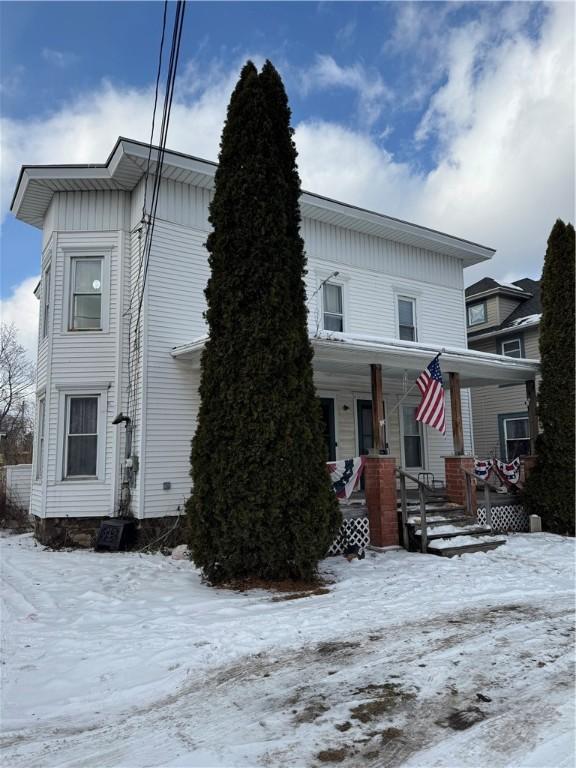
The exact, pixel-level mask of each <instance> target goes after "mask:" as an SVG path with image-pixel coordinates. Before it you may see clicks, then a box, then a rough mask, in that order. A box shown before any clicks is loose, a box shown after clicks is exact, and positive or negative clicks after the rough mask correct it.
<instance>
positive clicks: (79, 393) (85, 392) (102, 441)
mask: <svg viewBox="0 0 576 768" xmlns="http://www.w3.org/2000/svg"><path fill="white" fill-rule="evenodd" d="M109 388H110V385H109V384H106V385H105V386H103V385H96V386H93V385H89V384H87V385H78V386H72V387H58V386H57V389H58V460H57V467H56V477H57V482H59V483H64V484H66V485H68V484H70V483H82V484H88V483H96V484H99V485H100V484H102V483H104V482H105V481H106V432H107V429H106V427H107V424H106V422H107V417H108V390H109ZM70 397H98V448H97V454H96V476H95V477H94V476H90V477H66V466H67V464H66V456H67V450H68V445H67V442H68V441H67V435H68V422H67V418H68V399H69V398H70Z"/></svg>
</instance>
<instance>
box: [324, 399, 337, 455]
mask: <svg viewBox="0 0 576 768" xmlns="http://www.w3.org/2000/svg"><path fill="white" fill-rule="evenodd" d="M320 405H321V406H322V420H323V422H324V439H325V441H326V449H327V452H328V461H336V426H335V423H334V398H333V397H321V398H320Z"/></svg>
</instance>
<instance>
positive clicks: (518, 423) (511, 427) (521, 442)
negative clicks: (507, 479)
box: [503, 416, 530, 461]
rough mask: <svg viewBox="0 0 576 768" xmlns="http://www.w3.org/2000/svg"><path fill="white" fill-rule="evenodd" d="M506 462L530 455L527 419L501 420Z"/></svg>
mask: <svg viewBox="0 0 576 768" xmlns="http://www.w3.org/2000/svg"><path fill="white" fill-rule="evenodd" d="M503 431H504V443H505V450H506V461H512V460H513V459H515V458H516V457H517V456H526V455H528V454H529V453H530V431H529V426H528V417H527V416H526V417H523V416H522V417H519V418H518V417H515V418H510V419H506V418H505V419H503Z"/></svg>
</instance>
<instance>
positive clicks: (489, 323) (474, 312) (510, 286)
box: [466, 277, 533, 334]
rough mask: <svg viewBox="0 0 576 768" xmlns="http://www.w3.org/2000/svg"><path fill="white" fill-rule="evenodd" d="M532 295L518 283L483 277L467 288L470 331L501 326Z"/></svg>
mask: <svg viewBox="0 0 576 768" xmlns="http://www.w3.org/2000/svg"><path fill="white" fill-rule="evenodd" d="M518 282H519V283H521V282H522V281H518ZM524 282H525V281H524ZM532 296H533V294H532V293H530V292H529V291H528V290H526V289H525V288H524V287H522V286H521V285H517V284H516V283H503V282H497V281H496V280H494V279H493V278H491V277H484V278H482V280H479V281H478V282H477V283H474V284H473V285H471V286H469V287H468V288H466V324H467V327H468V333H469V334H472V333H473V334H475V333H476V332H479V331H488V330H490V329H492V328H496V327H498V326H501V325H502V323H504V321H505V320H506V319H507V318H508V317H510V315H511V314H512V313H513V312H514V311H515V310H516V309H517V308H518V307H519V306H520V305H521V304H523V303H524V302H525V301H527V300H528V299H530V298H532Z"/></svg>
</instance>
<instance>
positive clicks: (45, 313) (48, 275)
mask: <svg viewBox="0 0 576 768" xmlns="http://www.w3.org/2000/svg"><path fill="white" fill-rule="evenodd" d="M51 287H52V264H51V263H49V264H48V265H47V266H46V268H45V269H44V274H43V280H42V340H44V339H45V338H47V336H48V330H49V327H50V299H51V297H50V291H51Z"/></svg>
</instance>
